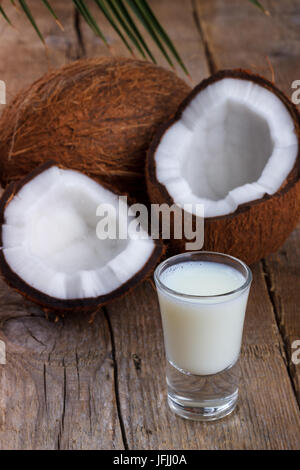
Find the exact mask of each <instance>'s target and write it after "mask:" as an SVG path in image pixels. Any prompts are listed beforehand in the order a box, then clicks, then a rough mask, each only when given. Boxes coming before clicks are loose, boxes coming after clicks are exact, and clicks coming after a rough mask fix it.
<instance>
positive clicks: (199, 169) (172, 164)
mask: <svg viewBox="0 0 300 470" xmlns="http://www.w3.org/2000/svg"><path fill="white" fill-rule="evenodd" d="M299 135H300V133H299V116H298V112H297V109H296V107H295V106H294V105H293V104H292V103H291V101H290V100H289V99H288V98H287V97H286V96H285V95H284V94H283V93H282V92H281V91H279V90H278V88H277V87H276V86H275V85H274V84H272V83H271V82H269V81H268V80H266V79H264V78H262V77H259V76H257V75H254V74H252V73H250V72H246V71H243V70H225V71H220V72H218V73H216V74H215V75H213V76H212V77H210V78H209V79H206V80H204V81H203V82H201V83H200V84H199V85H198V86H196V87H195V89H194V90H193V91H192V92H191V93H190V95H189V96H188V97H187V98H186V99H185V100H184V101H183V103H182V104H181V105H180V107H179V109H178V111H177V112H176V115H175V116H174V118H172V119H171V120H169V121H168V122H167V123H166V124H165V125H164V126H162V127H161V128H160V129H159V130H158V132H157V133H156V135H155V137H154V139H153V142H152V144H151V147H150V149H149V152H148V157H147V185H148V192H149V197H150V200H151V202H153V203H158V204H162V203H168V204H170V205H171V204H173V203H175V204H176V205H177V206H179V207H181V208H182V207H183V205H184V204H191V205H192V206H193V208H188V209H186V210H187V211H188V212H192V214H193V221H194V225H195V217H196V215H195V214H196V211H195V207H196V204H202V205H203V207H204V217H205V224H204V225H205V230H204V249H206V250H210V251H218V252H224V253H229V254H231V255H233V256H236V257H239V258H241V259H242V260H244V261H245V262H247V263H253V262H255V261H257V260H259V259H261V258H263V257H264V256H266V255H268V254H269V253H272V252H274V251H276V250H277V249H278V248H279V247H280V246H281V245H282V244H283V242H284V241H285V239H286V238H287V236H288V235H289V233H290V232H291V231H292V230H293V229H294V228H295V226H296V224H297V222H298V220H299V216H300V157H299ZM186 241H187V240H185V239H184V238H183V239H182V240H177V239H173V240H171V248H172V251H174V252H181V251H184V250H185V243H186Z"/></svg>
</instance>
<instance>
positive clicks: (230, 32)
mask: <svg viewBox="0 0 300 470" xmlns="http://www.w3.org/2000/svg"><path fill="white" fill-rule="evenodd" d="M194 5H195V12H196V15H197V17H198V20H199V23H200V27H201V29H202V34H203V36H204V39H205V40H206V43H207V45H208V50H209V53H210V54H211V56H212V58H213V62H214V64H215V67H216V68H218V69H221V68H234V67H242V68H246V69H252V70H253V71H254V72H257V73H260V74H262V75H265V76H266V77H268V78H269V79H271V78H272V73H271V69H270V65H269V63H268V60H267V57H268V58H269V60H270V62H271V64H272V67H273V69H274V72H275V82H276V83H278V85H279V86H280V87H281V88H282V89H283V90H284V91H285V92H287V94H288V95H290V94H291V89H290V85H291V82H292V81H293V80H295V79H297V78H299V50H300V39H299V18H300V6H299V2H298V1H297V0H285V1H284V2H282V1H281V2H278V1H276V0H264V2H263V5H264V6H265V7H266V9H268V10H269V11H270V16H266V15H264V14H263V13H262V12H261V11H260V10H259V9H258V8H256V7H255V6H254V5H252V4H251V3H250V2H248V1H242V2H241V1H240V0H226V2H223V1H222V0H194Z"/></svg>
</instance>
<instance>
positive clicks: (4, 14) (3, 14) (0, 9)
mask: <svg viewBox="0 0 300 470" xmlns="http://www.w3.org/2000/svg"><path fill="white" fill-rule="evenodd" d="M0 14H1V15H2V16H3V18H4V19H5V21H7V23H8V24H10V25H11V21H10V19H9V18H8V16H7V14H6V13H5V11H4V10H3V8H2V6H1V5H0Z"/></svg>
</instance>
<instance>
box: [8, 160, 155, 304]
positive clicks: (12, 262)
mask: <svg viewBox="0 0 300 470" xmlns="http://www.w3.org/2000/svg"><path fill="white" fill-rule="evenodd" d="M103 204H106V205H109V206H105V207H109V208H112V210H111V211H108V214H110V217H115V218H116V219H117V225H119V224H121V223H122V224H123V225H125V222H124V221H126V226H127V222H129V225H128V227H130V220H132V214H131V213H130V211H128V206H127V204H126V203H124V202H123V203H122V204H121V205H120V207H119V198H118V196H117V195H116V194H114V193H113V192H111V191H109V190H108V189H106V188H104V187H103V186H101V185H100V184H98V183H96V182H95V181H93V180H92V179H91V178H89V177H87V176H86V175H84V174H82V173H79V172H77V171H74V170H67V169H62V168H59V167H58V166H55V164H54V163H51V162H49V163H46V164H43V165H41V166H40V167H38V168H37V169H36V170H35V171H33V172H32V173H30V174H29V175H28V176H27V177H26V178H25V179H23V180H21V181H20V182H19V183H17V184H14V183H12V184H11V185H10V186H9V187H8V188H7V189H6V191H5V192H4V194H3V196H2V199H1V206H0V223H1V227H0V238H1V248H2V249H1V252H0V269H1V272H2V274H3V276H4V278H5V279H6V281H7V282H8V283H9V284H10V285H11V286H12V287H14V288H15V289H17V290H18V291H19V292H20V293H21V294H23V295H25V296H26V297H28V298H30V299H31V300H33V301H35V302H37V303H39V304H41V305H42V306H45V307H46V308H50V309H58V310H74V309H75V310H76V309H77V310H78V309H79V310H82V309H86V310H92V309H95V308H96V307H97V306H99V305H100V304H103V303H106V302H108V301H109V300H111V299H114V298H115V297H117V296H119V295H121V294H123V293H125V292H126V291H128V290H129V289H130V288H132V287H134V286H135V285H136V284H137V283H138V282H139V281H140V280H142V279H144V278H145V277H146V275H147V274H148V273H149V271H151V269H152V268H153V267H154V266H155V263H156V262H157V260H158V258H159V256H160V254H161V252H162V247H161V244H160V243H155V242H154V241H153V240H152V239H151V238H150V237H149V236H148V234H147V233H146V232H143V229H142V228H141V230H140V236H139V237H137V236H134V233H133V232H132V231H131V232H130V230H129V229H126V230H127V232H126V231H125V236H123V238H124V239H118V238H117V239H108V238H107V239H100V238H99V237H98V235H99V234H98V232H97V226H98V223H99V221H100V220H101V218H100V217H98V216H97V212H96V211H97V207H99V206H100V207H101V205H102V207H103ZM104 212H105V211H104ZM102 215H103V216H104V213H103V214H102ZM129 219H130V220H129ZM111 226H112V227H113V225H111ZM123 231H124V229H123Z"/></svg>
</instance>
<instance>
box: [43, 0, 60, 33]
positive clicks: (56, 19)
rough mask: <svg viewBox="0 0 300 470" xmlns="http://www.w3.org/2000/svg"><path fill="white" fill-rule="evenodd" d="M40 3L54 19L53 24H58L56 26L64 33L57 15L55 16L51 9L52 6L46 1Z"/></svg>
mask: <svg viewBox="0 0 300 470" xmlns="http://www.w3.org/2000/svg"><path fill="white" fill-rule="evenodd" d="M42 2H43V4H44V5H45V7H46V8H47V9H48V10H49V12H50V13H51V15H52V16H53V18H54V19H55V22H56V23H57V24H58V26H59V27H60V29H61V30H62V31H64V27H63V25H62V24H61V22H60V21H59V19H58V16H57V14H56V13H55V11H54V10H53V8H52V6H51V5H50V3H49V2H48V0H42Z"/></svg>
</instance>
